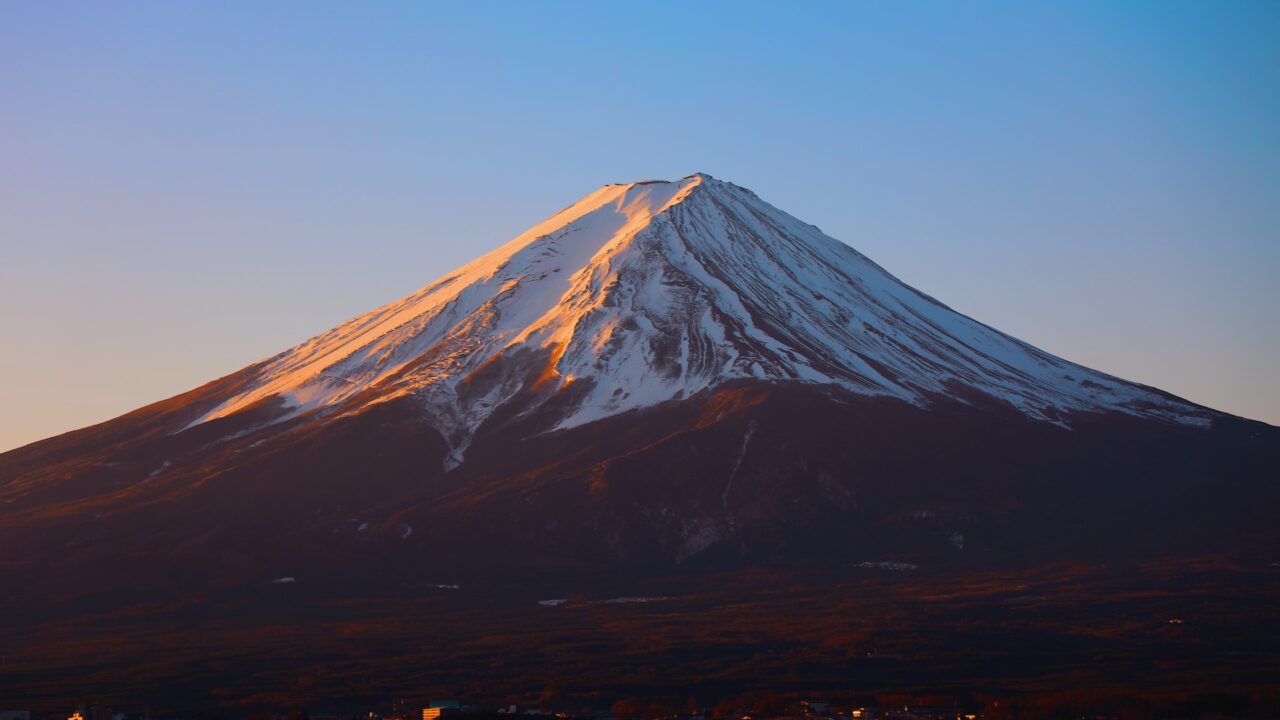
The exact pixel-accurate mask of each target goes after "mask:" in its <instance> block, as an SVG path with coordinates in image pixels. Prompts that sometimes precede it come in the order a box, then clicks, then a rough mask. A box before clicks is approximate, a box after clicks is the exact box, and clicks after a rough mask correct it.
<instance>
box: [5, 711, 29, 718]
mask: <svg viewBox="0 0 1280 720" xmlns="http://www.w3.org/2000/svg"><path fill="white" fill-rule="evenodd" d="M0 720H31V711H30V710H0Z"/></svg>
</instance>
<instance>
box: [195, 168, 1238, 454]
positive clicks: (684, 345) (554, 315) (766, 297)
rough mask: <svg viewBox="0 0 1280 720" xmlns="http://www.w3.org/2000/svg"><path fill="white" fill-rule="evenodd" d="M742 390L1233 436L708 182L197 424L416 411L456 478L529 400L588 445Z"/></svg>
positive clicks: (268, 377) (514, 260) (469, 289)
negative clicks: (406, 400)
mask: <svg viewBox="0 0 1280 720" xmlns="http://www.w3.org/2000/svg"><path fill="white" fill-rule="evenodd" d="M531 375H532V376H533V378H534V380H533V381H532V382H531V381H530V376H531ZM735 379H736V380H759V381H764V382H771V383H783V382H798V383H805V384H809V385H830V386H835V387H839V388H842V389H844V390H848V391H850V392H853V393H857V394H860V395H866V396H875V397H893V398H898V399H901V400H904V401H906V402H908V403H912V404H915V405H920V406H925V405H927V404H928V402H929V397H930V396H933V395H938V394H942V395H950V396H960V395H964V394H966V393H972V392H976V393H980V394H983V395H985V396H989V397H991V398H993V399H995V400H998V401H1001V402H1005V403H1008V404H1009V405H1011V406H1012V407H1015V408H1017V409H1018V410H1019V411H1020V412H1022V413H1025V414H1026V415H1027V416H1029V417H1032V418H1036V419H1040V420H1046V421H1050V422H1055V423H1060V424H1063V425H1066V424H1068V421H1067V417H1068V416H1069V415H1071V414H1073V413H1087V412H1112V411H1116V412H1122V413H1126V414H1131V415H1134V416H1138V417H1147V418H1155V419H1162V420H1169V421H1173V422H1179V423H1189V424H1198V425H1205V424H1208V423H1210V422H1212V419H1213V417H1214V413H1212V412H1209V411H1206V410H1204V409H1203V408H1198V407H1196V406H1193V405H1191V404H1190V403H1187V402H1185V401H1181V400H1179V399H1177V398H1172V397H1169V396H1168V395H1165V394H1163V393H1159V392H1156V391H1153V390H1151V389H1149V388H1144V387H1141V386H1137V385H1134V384H1132V383H1127V382H1123V381H1120V380H1117V379H1115V378H1112V377H1109V376H1107V375H1104V374H1102V373H1098V372H1094V371H1091V370H1088V369H1086V368H1083V367H1080V366H1078V365H1074V364H1071V363H1068V362H1065V361H1063V360H1060V359H1058V358H1055V357H1053V356H1051V355H1049V354H1047V353H1044V352H1042V351H1040V350H1037V349H1035V348H1033V347H1031V346H1029V345H1026V344H1025V343H1022V342H1019V341H1017V340H1015V339H1013V338H1010V337H1008V336H1007V335H1004V334H1002V333H1000V332H997V331H995V330H993V329H991V328H989V327H987V326H985V325H982V324H980V323H978V322H975V321H973V320H971V319H969V318H967V317H965V316H963V315H961V314H959V313H956V312H954V311H952V310H951V309H950V308H947V307H946V306H945V305H942V304H941V303H939V302H937V301H936V300H934V299H932V298H930V297H928V296H927V295H924V294H922V293H920V292H918V291H916V290H914V289H912V288H910V287H907V286H906V285H904V284H902V283H901V282H900V281H898V280H897V279H896V278H894V277H893V276H891V275H889V274H888V273H887V272H885V271H884V270H883V269H881V268H880V267H879V266H877V265H875V264H874V263H872V262H871V261H870V260H868V259H867V258H865V257H863V256H862V255H860V254H859V253H858V252H856V251H855V250H853V249H852V248H850V247H849V246H847V245H844V244H843V243H840V242H838V241H836V240H833V239H831V238H829V237H827V236H826V235H823V234H822V232H821V231H819V230H818V229H817V228H815V227H813V226H812V225H806V224H804V223H802V222H800V221H798V220H796V219H795V218H793V217H791V216H789V215H787V214H786V213H783V212H781V211H779V210H777V209H776V208H774V207H773V206H771V205H769V204H768V203H765V202H764V201H762V200H760V199H759V198H758V197H756V195H755V194H754V193H752V192H751V191H749V190H746V189H743V188H740V187H737V186H736V185H732V184H730V183H726V182H721V181H719V180H715V179H713V178H711V177H710V176H707V175H703V174H697V175H691V176H689V177H686V178H684V179H682V180H680V181H678V182H652V181H650V182H639V183H631V184H627V185H609V186H606V187H603V188H600V189H599V190H597V191H595V192H593V193H591V194H589V195H587V196H586V197H584V198H582V199H581V200H579V201H578V202H576V203H574V204H573V205H570V206H569V207H567V208H565V209H564V210H561V211H560V212H558V213H556V214H555V215H553V216H551V217H550V218H548V219H547V220H545V221H543V222H542V223H539V224H538V225H535V226H534V227H533V228H531V229H529V230H528V231H527V232H525V233H523V234H522V235H520V236H519V237H517V238H516V239H514V240H512V241H511V242H509V243H507V244H506V245H504V246H502V247H501V248H498V249H497V250H495V251H493V252H491V253H489V254H487V255H485V256H483V257H481V258H479V259H477V260H475V261H474V262H472V263H470V264H468V265H466V266H464V267H462V268H459V269H457V270H455V271H454V272H451V273H449V274H447V275H446V276H445V277H443V278H441V279H439V280H437V281H436V282H433V283H431V284H430V285H427V286H426V287H424V288H423V289H421V290H419V291H418V292H416V293H414V294H412V295H410V296H409V297H406V298H404V299H402V300H400V301H397V302H394V303H391V304H390V305H386V306H384V307H382V308H379V309H377V310H374V311H373V312H371V313H368V314H366V315H362V316H360V317H358V318H356V319H354V320H351V321H350V322H347V323H344V324H343V325H340V326H338V327H336V328H334V329H333V330H331V331H329V332H327V333H324V334H323V335H320V336H319V337H316V338H314V339H312V340H310V341H308V342H306V343H303V344H302V345H299V346H298V347H295V348H293V349H291V350H288V351H286V352H284V353H282V354H280V355H278V356H276V357H274V358H272V359H270V360H268V361H267V362H266V363H265V364H264V365H263V366H262V367H260V368H257V369H255V370H253V371H251V372H249V373H247V374H246V376H245V379H244V381H245V387H244V388H243V389H242V390H239V391H237V392H236V393H235V395H234V396H233V397H232V398H230V399H228V400H225V401H223V402H222V403H220V404H219V405H218V406H217V407H216V408H214V409H213V410H211V411H210V412H208V413H206V414H204V415H203V416H202V417H201V418H200V419H199V420H197V422H206V421H208V420H211V419H216V418H221V417H227V416H229V415H233V414H234V413H236V412H238V411H241V410H243V409H246V408H249V407H252V406H254V405H255V404H256V403H261V402H264V401H268V400H270V399H273V398H279V399H280V400H282V401H283V404H284V405H285V406H286V407H287V410H285V411H284V412H283V413H282V414H280V415H279V416H277V418H276V419H277V420H278V419H281V418H284V417H293V416H298V415H301V414H305V413H308V412H316V413H318V414H328V413H334V412H358V411H359V410H360V409H361V408H366V407H368V406H369V405H371V404H375V403H380V402H386V401H388V400H391V399H394V398H397V397H402V396H412V397H414V398H416V399H417V400H418V401H419V402H420V403H421V404H422V406H423V407H424V408H425V409H426V410H425V412H426V414H427V415H428V416H429V417H430V418H431V422H432V424H433V425H434V427H435V428H436V429H437V430H438V431H440V432H441V434H443V435H444V437H445V438H446V440H447V441H448V443H449V445H450V448H451V454H450V458H449V460H448V464H449V465H450V466H455V465H457V464H459V463H461V462H462V461H463V459H464V456H465V449H466V446H467V444H468V443H469V442H470V439H471V437H472V436H473V435H474V433H475V431H476V429H477V428H478V427H479V426H480V425H482V424H483V423H484V422H485V421H486V420H488V419H489V418H490V417H491V416H492V415H493V414H494V412H495V411H497V410H498V409H499V408H503V407H505V406H507V405H508V404H510V403H511V402H512V401H513V399H515V398H517V397H518V396H523V397H522V400H524V401H525V403H526V405H528V406H526V407H522V408H521V411H522V412H527V411H529V410H532V409H533V407H534V406H536V405H540V404H543V403H545V402H546V401H548V400H549V399H551V398H553V397H558V398H560V399H562V406H561V407H560V408H559V409H558V410H557V411H556V413H555V414H556V417H555V422H554V427H555V428H568V427H574V426H578V425H582V424H585V423H589V422H591V421H594V420H599V419H601V418H604V417H609V416H612V415H617V414H619V413H622V412H626V411H628V410H633V409H637V408H644V407H651V406H654V405H657V404H659V403H663V402H667V401H671V400H680V399H682V398H687V397H692V396H694V395H696V394H698V393H699V392H702V391H705V390H708V389H710V388H714V387H717V386H721V385H723V384H724V383H725V382H727V381H730V380H735ZM539 388H541V389H542V390H541V391H538V389H539ZM531 391H535V392H533V393H532V394H533V396H534V397H527V396H529V395H530V394H531ZM529 403H532V404H529Z"/></svg>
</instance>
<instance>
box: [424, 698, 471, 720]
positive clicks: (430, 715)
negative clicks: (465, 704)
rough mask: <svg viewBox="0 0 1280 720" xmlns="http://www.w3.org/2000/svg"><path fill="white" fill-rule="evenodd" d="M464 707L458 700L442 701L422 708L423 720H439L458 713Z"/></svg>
mask: <svg viewBox="0 0 1280 720" xmlns="http://www.w3.org/2000/svg"><path fill="white" fill-rule="evenodd" d="M461 707H462V705H460V704H459V703H458V701H457V700H440V701H438V702H433V703H431V704H430V705H428V706H427V707H424V708H422V720H437V718H439V717H440V716H441V715H446V714H448V713H451V712H457V711H458V710H459V709H460V708H461Z"/></svg>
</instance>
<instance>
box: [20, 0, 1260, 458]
mask: <svg viewBox="0 0 1280 720" xmlns="http://www.w3.org/2000/svg"><path fill="white" fill-rule="evenodd" d="M695 171H700V172H706V173H710V174H711V175H714V176H716V177H718V178H721V179H725V180H729V181H732V182H735V183H737V184H739V185H743V186H745V187H748V188H751V189H752V190H754V191H755V192H756V193H757V194H758V195H760V196H761V197H762V198H764V199H765V200H767V201H769V202H771V203H772V204H774V205H776V206H778V207H779V208H781V209H783V210H786V211H787V212H790V213H791V214H793V215H795V216H797V217H799V218H800V219H802V220H805V221H806V222H810V223H813V224H815V225H818V226H819V227H821V228H822V229H823V230H824V231H825V232H826V233H827V234H828V235H831V236H833V237H835V238H838V239H840V240H843V241H844V242H847V243H849V244H850V245H853V246H854V247H856V248H857V249H859V250H860V251H862V252H863V253H864V254H866V255H868V256H869V257H871V258H872V259H874V260H876V261H877V262H878V263H879V264H881V265H882V266H884V267H885V268H887V269H888V270H889V271H890V272H893V273H894V274H896V275H897V276H898V277H900V278H901V279H903V280H904V281H906V282H907V283H909V284H911V285H913V286H915V287H917V288H919V289H921V290H923V291H924V292H927V293H929V294H930V295H932V296H934V297H936V298H938V299H939V300H941V301H943V302H945V303H947V304H948V305H950V306H952V307H953V308H955V309H957V310H959V311H961V312H964V313H966V314H968V315H970V316H972V317H975V318H977V319H979V320H981V321H983V322H986V323H988V324H990V325H992V326H994V327H996V328H999V329H1000V330H1003V331H1005V332H1007V333H1009V334H1012V335H1014V336H1016V337H1019V338H1021V339H1023V340H1026V341H1028V342H1031V343H1032V344H1035V345H1037V346H1039V347H1041V348H1043V349H1045V350H1048V351H1050V352H1052V353H1055V354H1057V355H1060V356H1063V357H1065V358H1067V359H1069V360H1073V361H1076V362H1079V363H1082V364H1085V365H1088V366H1091V367H1094V368H1096V369H1099V370H1102V371H1105V372H1109V373H1112V374H1114V375H1118V376H1120V377H1123V378H1126V379H1131V380H1136V381H1139V382H1143V383H1145V384H1148V385H1154V386H1156V387H1159V388H1162V389H1165V390H1168V391H1170V392H1173V393H1175V394H1177V395H1181V396H1183V397H1186V398H1188V399H1190V400H1193V401H1195V402H1199V403H1202V404H1205V405H1209V406H1211V407H1214V408H1218V409H1221V410H1226V411H1228V412H1232V413H1235V414H1239V415H1243V416H1245V417H1249V418H1254V419H1259V420H1264V421H1267V422H1270V423H1273V424H1280V372H1278V371H1277V368H1280V320H1277V317H1276V314H1277V311H1280V281H1277V275H1278V271H1280V3H1277V2H1274V1H1272V0H1264V1H1261V2H1230V1H1222V2H1178V1H1176V0H1162V1H1160V2H1125V3H1115V2H1084V1H1081V2H1067V3H1060V4H1059V3H1051V2H1036V3H1024V2H1009V3H990V2H964V3H960V2H955V3H944V2H919V3H917V2H895V3H857V2H855V3H848V2H839V3H819V2H813V3H751V2H732V3H728V2H724V3H721V2H699V3H683V2H681V3H676V2H671V3H664V2H644V3H587V2H581V3H556V2H541V3H514V2H495V3H484V2H457V3H447V4H436V3H426V2H421V3H392V2H386V3H377V2H369V3H326V2H272V3H254V2H234V1H226V2H217V3H199V4H197V3H194V2H186V1H179V2H168V1H165V2H144V1H138V2H127V3H126V2H121V3H107V2H101V3H95V2H86V1H81V2H71V3H64V2H58V1H56V0H41V1H40V2H5V3H0V342H2V343H3V348H2V350H3V351H2V352H0V450H3V449H8V448H13V447H17V446H20V445H23V444H26V443H28V442H32V441H35V440H38V439H40V438H43V437H47V436H50V435H54V434H58V433H61V432H65V431H68V430H72V429H75V428H78V427H82V426H85V425H89V424H92V423H95V422H100V421H103V420H106V419H109V418H111V417H114V416H116V415H119V414H121V413H124V412H127V411H129V410H131V409H134V408H136V407H139V406H142V405H145V404H147V403H150V402H154V401H157V400H161V399H163V398H166V397H169V396H171V395H174V394H177V393H179V392H182V391H184V390H187V389H190V388H192V387H195V386H197V385H200V384H203V383H204V382H206V381H208V380H211V379H213V378H215V377H219V376H221V375H225V374H227V373H229V372H232V371H235V370H237V369H239V368H241V367H243V366H245V365H247V364H249V363H251V362H254V361H256V360H258V359H260V358H263V357H266V356H269V355H273V354H275V353H276V352H279V351H280V350H283V349H285V348H287V347H289V346H292V345H294V344H296V343H298V342H301V341H302V340H305V339H306V338H308V337H310V336H312V335H315V334H317V333H319V332H321V331H323V330H326V329H328V328H329V327H331V326H333V325H336V324H338V323H339V322H341V321H343V320H346V319H348V318H350V317H353V316H355V315H358V314H360V313H362V312H364V311H366V310H369V309H372V308H373V307H376V306H378V305H381V304H383V303H386V302H388V301H391V300H394V299H396V298H399V297H401V296H403V295H406V294H408V293H410V292H412V291H413V290H415V289H417V288H418V287H420V286H422V285H425V284H427V283H428V282H430V281H431V280H433V279H435V278H437V277H439V276H441V275H443V274H444V273H445V272H447V271H448V270H450V269H451V268H453V267H455V266H457V265H459V264H461V263H463V262H465V261H467V260H469V259H471V258H472V257H474V256H476V255H479V254H480V253H482V252H484V251H487V250H489V249H492V248H494V247H496V246H498V245H500V244H502V243H503V242H505V241H506V240H508V239H510V238H512V237H514V236H515V235H517V234H518V233H519V232H520V231H521V230H523V229H524V228H526V227H528V226H530V225H533V224H535V223H536V222H538V221H539V220H541V219H543V218H545V217H546V216H548V215H550V214H551V213H553V212H554V211H556V210H558V209H559V208H561V207H564V206H565V205H568V204H569V203H571V202H572V201H574V200H575V199H577V198H578V197H580V196H582V195H584V194H586V193H587V192H590V191H591V190H593V189H594V188H596V187H598V186H599V185H602V184H605V183H610V182H625V181H632V180H639V179H647V178H659V179H675V178H679V177H681V176H684V175H687V174H689V173H692V172H695Z"/></svg>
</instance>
